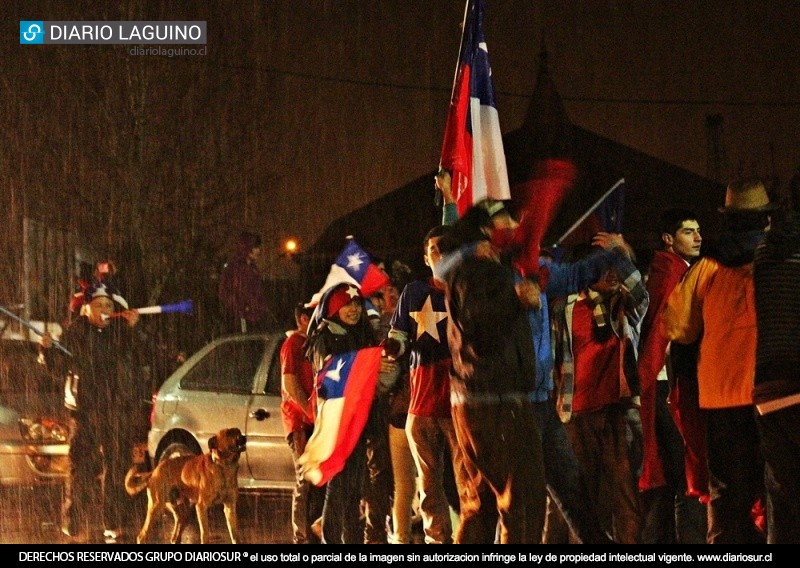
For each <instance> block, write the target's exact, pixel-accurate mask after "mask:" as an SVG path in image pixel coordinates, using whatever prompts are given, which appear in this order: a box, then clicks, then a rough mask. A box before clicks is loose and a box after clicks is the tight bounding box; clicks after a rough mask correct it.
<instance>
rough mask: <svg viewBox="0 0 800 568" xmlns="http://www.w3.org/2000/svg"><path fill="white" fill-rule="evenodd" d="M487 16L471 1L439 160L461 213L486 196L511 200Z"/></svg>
mask: <svg viewBox="0 0 800 568" xmlns="http://www.w3.org/2000/svg"><path fill="white" fill-rule="evenodd" d="M483 13H484V2H483V0H467V6H466V9H465V14H464V24H463V33H462V36H461V48H460V53H459V58H458V65H457V67H456V76H455V80H454V82H453V91H452V94H451V97H450V108H449V111H448V115H447V124H446V125H445V131H444V142H443V144H442V156H441V160H440V165H441V167H443V168H445V169H446V170H449V171H450V172H451V173H452V187H453V196H454V197H455V200H456V205H457V207H458V214H459V215H463V214H464V212H465V211H466V210H467V209H469V208H470V206H472V205H473V204H475V203H478V202H479V201H481V200H483V199H486V198H490V199H496V200H506V199H510V198H511V190H510V188H509V185H508V171H507V169H506V156H505V152H504V151H503V137H502V133H501V131H500V119H499V115H498V113H497V103H496V100H495V91H494V84H493V83H492V71H491V67H490V66H489V52H488V50H487V47H486V38H485V37H484V35H483Z"/></svg>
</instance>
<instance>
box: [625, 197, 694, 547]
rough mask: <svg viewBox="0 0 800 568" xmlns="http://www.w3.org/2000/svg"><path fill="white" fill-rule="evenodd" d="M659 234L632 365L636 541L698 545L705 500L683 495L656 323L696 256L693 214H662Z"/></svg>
mask: <svg viewBox="0 0 800 568" xmlns="http://www.w3.org/2000/svg"><path fill="white" fill-rule="evenodd" d="M660 229H661V240H662V242H663V245H664V248H663V249H662V250H659V251H656V253H655V254H654V256H653V260H652V262H651V263H650V270H649V277H648V281H647V291H648V293H649V295H650V307H649V309H648V310H647V315H646V316H645V318H644V321H643V322H642V335H641V348H640V352H639V362H638V371H639V381H640V386H641V405H642V406H641V411H640V412H641V419H642V431H643V452H644V461H643V464H642V473H641V476H640V478H639V490H640V491H642V506H643V516H644V527H643V530H642V542H643V543H644V544H702V543H705V542H706V511H705V506H704V505H703V504H702V503H701V502H700V500H699V499H698V497H705V495H689V494H687V479H686V472H685V469H684V462H685V456H684V445H683V439H682V438H681V434H680V432H679V431H678V428H677V427H676V424H675V421H674V420H673V418H672V415H671V413H670V409H669V406H668V404H667V398H668V396H669V394H670V385H669V382H668V381H667V369H666V355H667V352H668V350H669V341H668V340H667V338H666V337H664V335H662V334H661V333H660V331H659V326H658V322H659V318H660V317H661V312H662V310H663V307H664V304H665V303H666V301H667V298H668V297H669V294H670V292H672V289H673V288H674V287H675V285H676V284H677V283H678V282H679V281H680V279H681V278H682V277H683V275H684V274H685V273H686V271H687V270H688V269H689V266H690V264H691V263H692V262H693V261H694V260H695V259H697V258H698V257H699V256H700V245H701V243H702V240H703V239H702V237H701V236H700V225H699V224H698V222H697V215H695V214H694V213H693V212H692V211H689V210H687V209H668V210H666V211H664V212H663V213H662V215H661V223H660ZM706 492H707V490H705V491H704V494H705V493H706ZM689 493H692V492H689Z"/></svg>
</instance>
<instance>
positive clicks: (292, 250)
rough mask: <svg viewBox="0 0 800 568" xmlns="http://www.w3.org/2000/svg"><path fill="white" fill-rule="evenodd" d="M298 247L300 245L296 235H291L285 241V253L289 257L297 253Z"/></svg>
mask: <svg viewBox="0 0 800 568" xmlns="http://www.w3.org/2000/svg"><path fill="white" fill-rule="evenodd" d="M298 247H299V245H298V244H297V239H295V238H294V237H289V238H288V239H286V240H285V241H283V254H284V255H286V256H288V257H289V258H292V257H294V255H295V254H297V249H298Z"/></svg>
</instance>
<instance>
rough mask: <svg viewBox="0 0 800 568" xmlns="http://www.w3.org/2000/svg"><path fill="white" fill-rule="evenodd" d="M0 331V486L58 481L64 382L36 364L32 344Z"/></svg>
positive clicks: (64, 450) (64, 431)
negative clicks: (55, 378)
mask: <svg viewBox="0 0 800 568" xmlns="http://www.w3.org/2000/svg"><path fill="white" fill-rule="evenodd" d="M0 336H2V337H0V487H3V486H26V487H35V486H40V485H49V484H54V483H55V484H58V483H63V482H64V481H65V480H66V477H67V474H68V470H69V443H68V439H69V429H68V426H67V420H66V418H67V417H66V412H67V411H66V409H65V408H64V403H63V399H64V391H63V385H62V384H61V383H60V382H58V381H54V380H53V378H52V377H51V376H50V375H49V374H48V373H47V372H46V370H45V369H44V367H43V366H41V365H38V364H37V363H36V345H35V344H34V343H32V342H31V341H28V340H26V339H22V338H12V339H9V337H11V336H10V334H2V333H0Z"/></svg>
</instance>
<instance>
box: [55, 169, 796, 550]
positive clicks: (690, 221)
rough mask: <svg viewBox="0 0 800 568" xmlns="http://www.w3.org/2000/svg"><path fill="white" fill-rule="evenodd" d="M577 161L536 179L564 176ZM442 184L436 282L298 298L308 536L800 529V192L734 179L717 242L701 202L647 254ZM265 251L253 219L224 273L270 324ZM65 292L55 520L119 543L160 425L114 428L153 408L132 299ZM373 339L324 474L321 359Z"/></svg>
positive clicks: (678, 212)
mask: <svg viewBox="0 0 800 568" xmlns="http://www.w3.org/2000/svg"><path fill="white" fill-rule="evenodd" d="M570 167H571V166H570V164H569V163H568V162H560V163H557V164H549V169H548V168H545V170H543V171H549V172H551V173H553V175H558V176H559V179H558V180H557V182H558V183H564V184H568V183H571V180H572V179H574V173H575V172H574V171H571V170H570ZM436 186H437V188H438V189H439V190H440V191H441V192H442V194H443V197H444V208H443V218H442V224H441V225H437V226H435V227H432V228H431V229H430V231H429V232H428V233H427V234H426V235H424V236H423V237H422V240H421V244H422V247H421V253H422V258H423V260H424V263H425V265H426V266H427V267H429V268H430V274H429V275H428V276H427V277H425V278H421V279H418V280H412V281H393V282H392V283H391V284H390V285H389V286H387V288H385V289H384V290H382V291H381V292H379V293H376V294H372V295H370V296H367V297H365V296H364V295H362V292H361V290H360V289H359V287H358V286H356V285H354V284H352V283H340V284H336V285H333V286H331V287H330V288H329V289H328V290H326V291H325V293H324V294H323V295H322V298H321V300H320V301H319V304H318V305H317V306H307V305H305V304H303V303H300V304H298V305H297V306H296V307H295V309H294V314H293V316H294V323H295V326H294V327H293V328H292V329H290V330H289V331H287V338H286V340H285V342H284V343H283V346H282V349H281V353H280V364H281V395H282V417H283V424H284V429H285V432H286V439H287V443H288V445H289V447H290V449H291V452H292V456H293V459H294V463H295V470H296V471H295V473H296V480H295V481H296V483H295V488H294V492H293V495H292V507H291V523H292V539H293V542H294V543H296V544H307V543H325V544H337V543H346V544H357V543H365V544H383V543H398V544H402V543H409V542H413V541H414V532H415V531H414V529H413V527H414V520H415V519H418V520H419V541H420V542H425V543H429V544H450V543H455V544H492V543H501V544H512V543H513V544H516V543H526V544H536V543H553V544H559V543H576V544H579V543H585V544H612V543H619V544H639V543H641V544H697V543H711V544H715V543H719V544H736V543H765V542H768V543H798V542H800V528H798V525H797V522H796V519H797V513H798V512H799V511H798V508H800V495H798V491H800V475H798V474H799V473H800V426H798V425H800V364H798V363H800V361H799V360H798V359H800V345H798V337H800V333H799V332H800V329H798V328H800V319H799V318H800V316H798V314H800V305H798V303H799V302H800V299H798V294H796V293H795V287H796V286H797V282H800V272H798V270H800V269H798V268H797V267H798V266H800V220H799V216H798V210H800V188H793V191H792V192H791V193H792V195H790V198H791V199H789V200H788V201H787V202H786V203H782V204H780V205H779V204H778V203H776V202H775V201H773V200H770V197H769V195H768V193H767V190H766V188H765V185H764V184H763V183H762V182H761V181H759V180H747V181H737V182H732V183H731V184H730V185H729V186H728V188H727V193H726V198H725V204H724V206H722V207H721V208H720V214H721V215H722V219H723V224H724V230H723V231H722V233H721V234H720V236H719V238H718V239H717V240H716V242H715V243H714V247H713V249H712V250H711V251H705V250H703V249H702V248H701V247H702V244H703V239H702V235H701V227H700V225H699V220H698V216H697V215H696V214H695V213H694V212H692V211H691V210H687V209H680V208H674V209H669V210H666V211H664V212H663V215H662V216H661V220H660V224H659V227H658V230H659V233H660V236H661V241H662V247H661V249H660V250H657V251H655V252H654V254H653V256H652V261H651V262H649V264H648V265H647V266H640V265H639V264H638V263H637V259H636V256H635V254H634V252H633V248H632V247H631V246H630V244H629V243H627V242H626V241H625V239H624V238H623V236H622V235H621V234H617V233H610V232H599V233H597V234H596V235H595V236H594V238H593V239H592V241H591V242H589V243H586V244H585V245H584V246H577V247H574V248H573V249H572V250H570V251H569V254H568V255H567V256H565V257H563V259H561V260H556V259H555V258H554V257H553V255H551V254H549V251H547V250H542V251H539V248H538V243H536V246H535V247H530V246H528V245H531V243H526V242H525V241H524V238H522V237H520V235H523V236H524V234H527V233H525V230H526V228H525V227H524V226H521V225H520V221H522V219H521V216H520V215H519V213H520V212H514V211H513V210H512V205H511V204H510V203H503V202H498V201H491V200H485V201H482V202H480V203H478V204H476V205H474V206H472V207H471V208H470V209H469V210H468V211H466V212H465V213H464V215H462V216H461V217H459V216H458V213H457V210H456V208H455V206H454V199H453V195H452V192H451V188H450V176H449V174H448V173H447V172H446V171H443V170H441V171H440V172H439V174H437V177H436ZM515 213H517V214H516V215H515ZM523 223H524V221H523ZM531 250H535V251H537V253H536V258H531ZM259 252H260V239H259V238H258V236H257V235H255V234H253V233H243V234H242V236H241V238H240V241H239V244H238V248H237V254H236V255H235V257H234V258H233V259H232V260H231V262H230V263H229V265H228V266H226V268H225V270H224V271H223V278H222V279H221V282H220V288H219V297H220V300H221V302H222V304H223V305H224V306H225V308H226V310H227V311H226V313H227V316H228V317H227V319H226V325H227V327H228V330H229V331H231V332H248V331H254V330H259V329H262V327H263V325H264V320H265V313H266V310H267V308H266V300H265V297H264V295H263V289H262V288H263V287H262V286H260V285H259V280H258V278H259V277H258V272H257V270H256V268H255V261H256V259H257V258H258V254H259ZM73 300H74V301H73V304H74V306H73V307H74V309H75V310H76V313H77V317H76V321H75V322H73V323H72V324H71V325H70V326H69V327H68V328H67V330H66V332H65V335H64V338H63V340H62V341H63V345H64V346H66V347H67V348H68V349H69V350H70V351H71V352H72V356H71V357H66V356H64V355H63V354H60V353H59V352H57V351H56V350H53V349H49V347H50V346H51V344H52V341H51V339H50V338H49V336H45V337H44V338H43V341H42V348H43V360H44V361H45V362H46V363H47V364H48V366H49V367H51V368H52V369H53V370H54V372H57V373H58V374H59V375H60V376H63V377H67V378H68V381H69V382H68V384H67V388H66V389H65V394H66V400H65V402H66V404H67V406H68V408H69V409H70V412H71V416H72V424H71V426H72V428H71V438H70V458H71V464H72V465H71V470H70V475H69V481H68V483H67V488H66V492H65V502H64V523H63V530H64V532H65V533H67V534H73V533H75V532H76V531H77V530H78V527H79V526H80V525H81V524H82V523H84V522H85V519H86V517H87V516H88V515H90V514H91V513H90V512H89V509H88V507H89V504H90V503H93V502H97V501H98V500H99V502H101V503H103V508H102V511H103V522H104V525H105V527H106V535H107V536H109V537H111V538H113V537H114V536H115V535H116V533H117V531H118V528H119V527H120V526H121V525H122V523H123V519H122V518H121V513H120V512H119V511H118V509H117V506H116V505H115V503H118V502H119V501H124V500H126V497H124V496H123V495H122V491H123V488H122V478H123V477H124V474H125V471H126V470H127V468H128V466H129V465H130V455H131V452H132V446H133V445H134V443H135V442H136V441H137V437H138V439H139V440H140V439H142V438H143V436H142V435H141V432H138V431H137V429H142V428H146V424H143V425H137V426H136V428H131V427H130V424H122V423H120V421H121V420H123V418H122V417H124V416H130V415H132V416H136V415H142V414H143V413H142V412H140V409H136V408H130V409H127V406H125V405H126V404H127V405H130V400H122V398H124V397H119V396H117V395H118V394H119V393H121V392H124V389H121V388H119V384H120V382H121V381H127V380H129V378H128V377H129V371H127V370H128V369H130V367H131V365H134V364H136V361H137V358H140V357H141V348H140V343H141V338H139V337H138V335H137V332H136V324H137V321H138V313H137V312H136V311H135V310H129V309H128V306H127V303H126V302H125V300H124V298H123V297H122V295H121V293H120V292H119V290H117V289H116V288H115V287H114V285H113V283H112V282H110V281H104V280H103V278H102V275H98V274H96V275H95V277H94V279H93V281H92V282H86V283H84V284H83V285H82V288H81V290H80V291H79V292H77V293H76V294H75V296H74V298H73ZM118 314H119V315H121V317H116V316H117V315H118ZM112 316H114V317H112ZM376 346H379V347H381V349H382V351H381V353H382V357H381V362H380V377H381V380H380V381H379V384H378V387H377V388H376V389H375V395H374V397H372V400H371V401H370V407H369V409H368V414H367V417H366V420H365V422H366V423H365V426H364V428H363V432H361V433H360V436H358V439H357V441H356V443H355V445H354V448H353V449H352V451H351V452H350V453H349V455H348V456H347V458H346V460H344V461H343V464H342V467H341V468H340V471H337V472H336V473H335V474H334V475H333V477H331V478H330V479H329V480H328V481H327V482H326V483H325V484H324V486H317V485H315V484H314V483H312V482H311V481H310V480H309V479H308V477H307V475H306V469H305V467H304V465H303V464H304V459H303V455H304V452H305V450H306V444H307V442H308V440H309V439H310V438H311V436H312V435H313V434H314V432H315V428H319V427H321V426H320V423H319V421H318V420H317V387H318V385H317V384H316V380H317V375H318V374H319V373H320V371H321V370H322V369H323V368H324V367H325V364H326V362H327V361H328V360H329V359H330V358H331V357H332V356H336V355H340V354H342V353H347V352H355V351H358V350H361V349H365V348H371V347H376ZM387 377H389V380H387V379H386V378H387ZM118 398H120V400H117V399H118ZM142 398H146V396H144V397H142ZM109 401H113V402H111V404H113V405H114V408H115V409H117V410H115V412H113V413H109V412H107V411H106V409H107V408H108V405H109V404H110V402H109ZM123 408H125V409H127V411H126V412H122V411H119V409H123ZM365 410H367V409H365ZM125 432H127V433H128V434H129V435H123V434H124V433H125ZM112 434H113V435H112ZM118 500H119V501H118Z"/></svg>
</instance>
